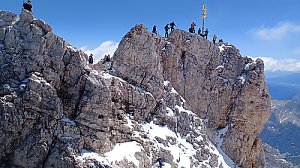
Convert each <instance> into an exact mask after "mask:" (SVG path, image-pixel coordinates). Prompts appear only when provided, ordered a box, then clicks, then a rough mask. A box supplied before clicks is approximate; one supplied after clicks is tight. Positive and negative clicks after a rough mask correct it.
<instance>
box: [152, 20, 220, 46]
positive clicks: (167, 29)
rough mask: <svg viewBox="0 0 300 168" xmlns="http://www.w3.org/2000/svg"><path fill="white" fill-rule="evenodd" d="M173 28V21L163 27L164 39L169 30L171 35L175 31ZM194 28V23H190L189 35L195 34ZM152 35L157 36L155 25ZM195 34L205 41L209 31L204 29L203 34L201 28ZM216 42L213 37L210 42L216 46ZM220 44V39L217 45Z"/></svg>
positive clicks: (215, 38) (167, 35) (215, 37)
mask: <svg viewBox="0 0 300 168" xmlns="http://www.w3.org/2000/svg"><path fill="white" fill-rule="evenodd" d="M175 26H176V24H175V22H174V21H173V22H172V23H170V24H166V26H165V27H164V29H165V37H166V38H168V37H169V30H170V29H171V33H172V32H173V31H174V30H175ZM195 27H196V23H195V22H192V23H191V27H190V28H189V32H190V33H196V31H195ZM152 33H154V34H156V35H157V27H156V25H154V26H153V28H152ZM197 33H198V34H199V35H200V36H202V37H204V38H205V39H207V38H208V33H209V31H208V28H206V29H205V30H204V31H203V33H202V31H201V28H199V29H198V32H197ZM216 40H217V36H216V35H214V36H213V38H212V42H213V43H214V44H216ZM220 43H223V40H222V39H220V40H219V43H218V44H220Z"/></svg>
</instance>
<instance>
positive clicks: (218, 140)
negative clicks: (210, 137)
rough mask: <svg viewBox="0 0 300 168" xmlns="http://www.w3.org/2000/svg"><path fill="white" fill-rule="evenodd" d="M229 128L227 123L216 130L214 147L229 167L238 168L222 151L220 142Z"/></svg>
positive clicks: (221, 142)
mask: <svg viewBox="0 0 300 168" xmlns="http://www.w3.org/2000/svg"><path fill="white" fill-rule="evenodd" d="M228 129H229V125H227V126H226V127H225V128H223V129H220V130H219V132H218V135H217V137H216V139H215V142H216V148H217V150H218V151H219V153H220V154H221V155H222V156H223V159H224V161H225V163H226V164H227V165H228V166H229V167H230V168H238V167H237V166H236V165H235V163H234V162H233V161H232V160H231V159H230V158H229V157H228V156H227V155H226V154H225V152H224V151H223V149H222V148H221V146H222V144H223V140H224V136H225V135H226V132H227V131H228Z"/></svg>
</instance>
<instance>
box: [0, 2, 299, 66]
mask: <svg viewBox="0 0 300 168" xmlns="http://www.w3.org/2000/svg"><path fill="white" fill-rule="evenodd" d="M0 2H1V3H0V4H1V5H0V9H1V10H8V11H12V12H15V13H18V14H19V13H20V12H21V5H22V1H20V0H0ZM32 3H33V8H34V15H35V17H36V18H39V19H42V20H44V21H46V22H47V23H49V24H50V25H51V26H52V27H53V29H54V32H55V33H56V34H58V35H60V36H62V37H63V38H65V39H66V40H67V41H68V42H69V43H71V44H72V45H74V46H75V47H77V48H82V47H84V46H85V48H84V49H86V50H88V51H91V52H92V51H95V49H98V50H101V51H102V52H105V49H104V48H103V47H108V48H109V47H110V50H112V49H111V47H112V45H115V44H116V43H114V42H119V41H120V40H121V38H122V37H123V36H124V35H125V34H126V33H127V32H128V31H129V30H130V28H132V27H133V26H134V25H135V24H138V23H143V24H145V25H146V26H147V27H148V28H149V30H151V28H152V26H153V25H157V26H158V31H159V33H160V34H163V26H164V25H165V24H166V23H170V22H171V21H175V22H176V24H177V25H178V28H179V29H185V30H187V29H188V27H189V26H190V23H191V22H192V21H195V22H196V23H197V26H198V27H199V26H200V25H201V13H202V11H201V8H202V5H203V4H206V5H207V21H206V25H207V27H208V28H209V30H210V36H211V37H212V36H213V34H216V35H217V36H218V37H220V38H222V39H223V40H224V41H226V42H229V43H232V44H234V45H235V46H236V47H237V48H239V49H240V51H241V53H242V55H248V56H251V57H264V58H267V59H268V61H269V62H270V63H272V64H274V65H273V67H277V64H279V63H280V62H284V63H285V64H287V65H289V67H296V68H298V69H299V70H300V61H299V60H300V12H299V9H300V1H299V0H251V1H241V0H226V1H225V0H218V1H217V0H185V1H183V0H181V1H180V0H164V1H161V0H152V1H145V0H144V1H143V0H114V1H112V0H86V1H70V0H64V1H62V0H60V1H58V0H51V1H50V0H43V1H38V0H32ZM107 41H113V42H107ZM100 45H102V48H101V47H100V48H99V46H100ZM102 54H103V53H102ZM283 69H284V67H283Z"/></svg>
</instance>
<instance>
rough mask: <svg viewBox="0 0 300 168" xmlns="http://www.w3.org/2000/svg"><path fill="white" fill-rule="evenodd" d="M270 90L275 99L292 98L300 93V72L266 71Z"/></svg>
mask: <svg viewBox="0 0 300 168" xmlns="http://www.w3.org/2000/svg"><path fill="white" fill-rule="evenodd" d="M265 75H266V82H267V85H268V89H269V92H270V94H271V96H272V98H273V99H275V100H291V99H292V98H293V97H295V96H296V95H297V94H299V93H300V72H281V71H275V72H270V71H266V72H265Z"/></svg>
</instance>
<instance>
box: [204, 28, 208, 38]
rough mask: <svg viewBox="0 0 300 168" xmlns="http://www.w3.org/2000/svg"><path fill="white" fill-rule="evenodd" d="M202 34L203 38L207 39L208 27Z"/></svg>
mask: <svg viewBox="0 0 300 168" xmlns="http://www.w3.org/2000/svg"><path fill="white" fill-rule="evenodd" d="M204 36H205V39H206V40H207V36H208V29H206V30H205V31H204Z"/></svg>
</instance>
